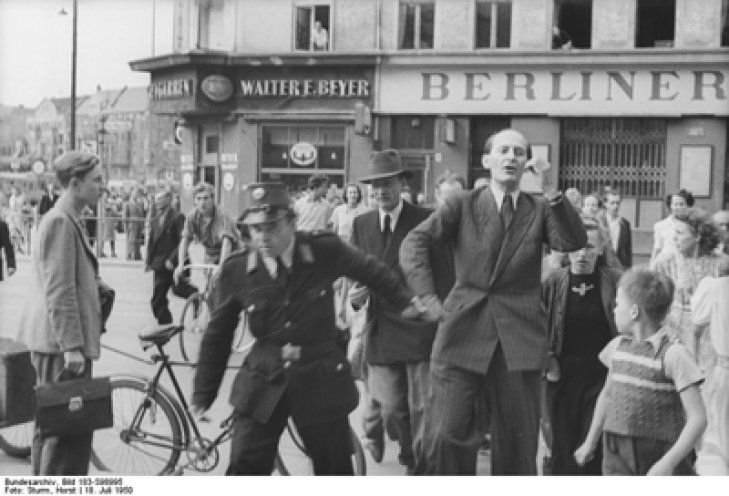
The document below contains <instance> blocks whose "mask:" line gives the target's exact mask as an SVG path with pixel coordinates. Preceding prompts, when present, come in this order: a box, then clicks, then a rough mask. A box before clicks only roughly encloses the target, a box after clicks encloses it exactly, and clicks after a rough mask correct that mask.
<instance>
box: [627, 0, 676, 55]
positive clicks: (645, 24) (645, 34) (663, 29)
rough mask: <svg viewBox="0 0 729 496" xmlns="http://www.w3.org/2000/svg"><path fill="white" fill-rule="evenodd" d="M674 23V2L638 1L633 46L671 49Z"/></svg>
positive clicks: (672, 0) (662, 0)
mask: <svg viewBox="0 0 729 496" xmlns="http://www.w3.org/2000/svg"><path fill="white" fill-rule="evenodd" d="M675 23H676V0H638V5H637V15H636V20H635V46H636V47H672V46H673V41H674V37H675Z"/></svg>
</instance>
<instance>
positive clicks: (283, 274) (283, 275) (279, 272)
mask: <svg viewBox="0 0 729 496" xmlns="http://www.w3.org/2000/svg"><path fill="white" fill-rule="evenodd" d="M288 275H289V269H287V268H286V264H284V263H283V260H281V257H276V282H277V283H278V284H279V285H280V286H281V287H282V288H285V287H286V283H287V282H288Z"/></svg>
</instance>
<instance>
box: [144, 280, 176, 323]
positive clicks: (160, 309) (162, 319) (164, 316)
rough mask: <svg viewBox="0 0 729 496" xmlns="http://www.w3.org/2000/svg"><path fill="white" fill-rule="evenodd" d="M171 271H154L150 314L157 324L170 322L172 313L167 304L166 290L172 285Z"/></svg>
mask: <svg viewBox="0 0 729 496" xmlns="http://www.w3.org/2000/svg"><path fill="white" fill-rule="evenodd" d="M172 282H173V281H172V271H170V270H167V269H160V270H155V271H154V278H153V283H152V284H153V287H152V301H151V302H150V303H151V305H152V314H153V315H154V318H155V319H157V323H158V324H171V323H172V314H171V313H170V309H169V306H168V303H169V302H168V300H167V292H168V291H169V290H170V287H171V286H172Z"/></svg>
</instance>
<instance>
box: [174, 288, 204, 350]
mask: <svg viewBox="0 0 729 496" xmlns="http://www.w3.org/2000/svg"><path fill="white" fill-rule="evenodd" d="M208 319H209V315H208V305H207V303H206V302H205V299H204V298H203V296H202V295H201V294H200V293H195V294H193V295H191V296H190V297H189V298H188V299H187V301H186V302H185V306H184V307H183V308H182V314H181V315H180V324H181V325H182V326H183V327H184V329H183V331H182V332H180V333H179V334H178V335H177V336H178V337H179V340H180V353H181V354H182V359H183V360H185V361H187V362H192V361H195V360H196V359H197V354H198V351H200V342H201V341H202V337H203V333H204V332H205V327H206V326H207V324H208Z"/></svg>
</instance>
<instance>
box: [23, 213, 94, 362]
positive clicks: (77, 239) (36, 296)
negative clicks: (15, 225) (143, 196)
mask: <svg viewBox="0 0 729 496" xmlns="http://www.w3.org/2000/svg"><path fill="white" fill-rule="evenodd" d="M34 244H35V246H33V266H32V270H33V274H32V277H31V286H30V287H29V288H28V298H27V300H26V303H25V306H24V308H23V313H22V316H21V320H20V328H19V331H18V340H19V341H21V342H23V343H25V345H26V346H28V348H30V350H31V351H35V352H40V353H62V352H64V351H68V350H74V349H78V350H81V351H82V352H83V354H84V356H85V357H86V358H89V359H97V358H99V351H100V347H101V329H102V322H101V303H100V301H99V286H98V262H97V260H96V257H95V256H94V254H93V252H92V250H91V247H90V245H89V243H88V240H87V239H86V235H85V234H84V231H83V228H82V227H81V222H80V220H79V219H78V217H77V216H76V215H75V214H74V213H73V211H72V210H71V209H70V208H69V207H67V206H66V205H65V204H64V202H62V201H59V202H57V203H56V205H55V206H54V207H53V208H52V209H51V210H49V211H48V212H47V213H46V215H45V216H43V220H42V221H41V223H40V226H39V228H38V234H37V236H36V237H35V239H34Z"/></svg>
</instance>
